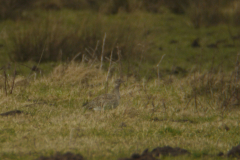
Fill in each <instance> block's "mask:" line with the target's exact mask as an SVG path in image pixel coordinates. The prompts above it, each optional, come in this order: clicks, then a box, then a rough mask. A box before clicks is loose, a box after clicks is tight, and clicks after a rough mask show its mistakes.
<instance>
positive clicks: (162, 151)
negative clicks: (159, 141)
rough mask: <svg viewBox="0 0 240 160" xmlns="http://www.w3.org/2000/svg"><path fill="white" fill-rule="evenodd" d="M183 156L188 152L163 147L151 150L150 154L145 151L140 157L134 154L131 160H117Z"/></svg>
mask: <svg viewBox="0 0 240 160" xmlns="http://www.w3.org/2000/svg"><path fill="white" fill-rule="evenodd" d="M184 154H190V152H189V151H187V150H185V149H181V148H178V147H176V148H172V147H169V146H164V147H157V148H155V149H153V150H152V152H148V149H146V150H144V151H143V153H142V154H141V155H140V154H137V153H134V154H133V155H132V156H131V158H122V159H119V160H157V159H156V157H159V156H179V155H184Z"/></svg>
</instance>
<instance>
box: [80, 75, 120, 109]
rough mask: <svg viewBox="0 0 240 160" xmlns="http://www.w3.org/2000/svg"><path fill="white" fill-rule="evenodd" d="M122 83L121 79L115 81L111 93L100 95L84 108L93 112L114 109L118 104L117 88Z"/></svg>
mask: <svg viewBox="0 0 240 160" xmlns="http://www.w3.org/2000/svg"><path fill="white" fill-rule="evenodd" d="M123 82H124V81H122V80H121V79H117V80H116V81H115V87H114V89H113V90H112V92H111V93H108V94H102V95H100V96H98V97H96V98H94V99H93V100H92V101H90V102H89V103H87V104H86V105H85V107H86V108H88V109H93V110H106V109H113V108H116V107H117V106H118V105H119V102H120V92H119V87H120V86H121V83H123Z"/></svg>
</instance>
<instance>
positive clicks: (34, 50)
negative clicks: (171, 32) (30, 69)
mask: <svg viewBox="0 0 240 160" xmlns="http://www.w3.org/2000/svg"><path fill="white" fill-rule="evenodd" d="M86 14H87V13H86ZM86 14H85V15H81V17H77V16H76V15H74V16H75V17H74V18H72V17H71V18H72V20H69V19H67V18H68V17H64V18H65V20H64V18H63V17H61V18H59V19H58V18H57V19H55V18H56V17H50V18H49V17H48V18H47V20H41V19H40V20H36V21H34V23H31V22H25V21H23V22H22V23H21V24H17V26H15V31H14V32H12V30H10V31H9V32H8V38H7V39H6V43H7V45H8V46H9V47H8V48H9V50H8V55H9V57H10V58H11V59H12V60H13V61H29V60H32V61H38V60H39V58H40V55H41V54H42V53H43V57H42V61H58V60H60V59H61V60H67V59H68V58H73V57H74V56H75V55H76V54H77V53H79V52H81V53H82V54H85V55H86V56H87V57H89V58H91V56H90V55H89V51H90V52H92V51H93V50H94V48H95V46H96V44H97V42H98V41H100V43H102V41H101V40H102V39H103V36H104V33H106V34H107V37H106V44H107V45H106V46H105V53H104V56H108V55H110V53H111V50H112V49H113V48H114V47H116V46H119V49H120V50H121V51H122V55H123V56H124V57H131V56H132V55H134V52H138V46H137V44H138V43H139V41H140V40H139V38H137V37H141V36H142V35H143V33H142V32H143V31H142V30H141V29H140V28H135V27H136V25H135V23H137V22H130V21H129V20H128V19H125V20H124V23H123V22H122V21H123V20H121V19H119V21H112V20H111V19H110V20H106V17H105V16H104V15H98V14H94V16H93V15H91V16H89V17H88V18H86ZM78 18H79V21H78ZM125 22H126V23H125ZM129 33H131V34H129ZM95 52H96V56H97V57H98V58H100V54H101V48H100V47H99V48H98V50H97V51H95ZM115 57H117V56H115Z"/></svg>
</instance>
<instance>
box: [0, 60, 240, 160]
mask: <svg viewBox="0 0 240 160" xmlns="http://www.w3.org/2000/svg"><path fill="white" fill-rule="evenodd" d="M106 76H107V73H105V72H103V71H99V69H97V68H94V67H86V66H84V65H82V64H70V65H67V66H64V65H60V66H58V67H56V68H55V69H54V71H53V72H52V74H50V75H49V76H44V77H42V78H39V79H37V80H31V81H30V83H29V84H28V85H26V84H22V86H21V85H17V86H16V87H15V88H14V91H13V94H12V95H8V96H7V97H6V95H5V94H4V88H2V87H1V90H0V97H1V100H0V104H1V108H0V112H7V111H9V110H14V109H19V110H23V111H24V114H21V115H16V116H8V117H0V142H1V145H0V157H1V159H4V158H7V159H33V158H36V157H38V156H39V155H50V154H53V153H55V152H57V151H60V152H66V151H71V152H76V153H81V154H82V155H83V156H84V157H87V159H117V158H118V157H124V156H125V157H126V156H130V155H131V153H133V152H142V151H143V150H144V149H145V148H149V149H152V148H154V147H157V146H164V145H170V146H172V147H182V148H185V149H187V150H189V151H190V152H191V153H193V157H195V158H200V157H201V156H203V155H204V154H217V153H218V152H220V151H223V152H226V151H227V150H229V149H231V147H232V146H234V145H236V144H238V143H239V136H238V135H239V134H240V132H239V131H240V128H239V114H240V111H239V108H238V109H236V108H235V109H228V110H225V111H224V112H222V110H221V109H220V108H219V106H218V103H214V101H209V100H207V98H206V97H204V96H198V102H199V103H200V104H201V105H199V107H198V108H196V107H195V104H194V101H192V102H190V103H189V105H188V107H186V104H187V102H188V101H189V97H188V95H189V94H190V93H191V91H192V87H191V85H189V83H190V79H193V77H192V78H191V77H188V78H185V79H177V78H174V77H172V80H173V82H172V83H171V84H169V83H166V81H164V80H160V82H159V83H157V80H156V82H155V81H154V80H153V81H150V82H145V81H144V80H143V81H135V79H134V78H131V77H130V78H128V81H127V82H126V84H125V85H123V86H122V87H121V89H120V92H121V95H122V99H121V103H120V105H119V106H118V108H117V109H115V110H107V111H101V112H92V111H85V110H84V109H83V108H82V107H81V106H82V104H83V102H85V101H86V100H88V99H89V100H90V99H92V98H94V97H95V96H97V95H99V94H100V93H103V92H104V91H105V90H104V80H105V79H106ZM20 78H21V79H22V77H20ZM20 78H19V77H17V78H16V81H18V79H20ZM116 78H118V77H117V75H113V77H112V79H110V81H109V87H110V88H111V87H113V80H114V79H116ZM226 126H227V127H229V130H226ZM193 157H185V158H184V159H192V158H193ZM180 159H181V158H180ZM209 159H211V158H210V157H209ZM213 159H214V158H213Z"/></svg>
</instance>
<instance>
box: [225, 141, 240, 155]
mask: <svg viewBox="0 0 240 160" xmlns="http://www.w3.org/2000/svg"><path fill="white" fill-rule="evenodd" d="M227 156H228V157H236V158H240V144H239V145H237V146H236V147H232V149H231V150H230V151H228V153H227Z"/></svg>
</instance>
